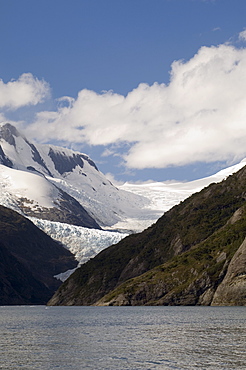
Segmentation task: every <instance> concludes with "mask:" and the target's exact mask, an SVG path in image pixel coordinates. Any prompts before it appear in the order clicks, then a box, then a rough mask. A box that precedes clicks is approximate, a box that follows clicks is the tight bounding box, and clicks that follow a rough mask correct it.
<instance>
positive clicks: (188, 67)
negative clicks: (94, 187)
mask: <svg viewBox="0 0 246 370" xmlns="http://www.w3.org/2000/svg"><path fill="white" fill-rule="evenodd" d="M245 14H246V1H245V0H69V1H68V0H42V1H33V0H22V1H19V0H0V56H1V57H0V79H1V80H0V122H12V123H13V124H15V125H16V126H17V127H18V128H19V129H20V130H21V131H22V132H24V134H25V135H26V136H27V137H28V138H31V139H33V140H35V141H36V142H40V143H52V144H56V145H62V146H66V147H68V148H71V149H74V150H78V151H80V152H83V153H86V154H88V155H89V156H90V157H91V158H92V159H93V160H94V161H95V162H96V164H97V166H98V167H99V169H100V170H101V171H102V172H103V173H104V174H106V175H107V176H108V177H109V178H110V179H111V180H113V181H114V182H115V183H118V182H122V181H123V182H124V181H129V182H142V181H148V180H153V181H166V180H173V179H174V180H182V181H186V180H193V179H197V178H201V177H205V176H208V175H211V174H213V173H215V172H217V171H218V170H220V169H221V168H224V167H227V166H229V165H231V164H234V163H237V162H239V161H240V160H241V159H243V158H244V157H246V147H245V138H246V124H245V116H246V20H245Z"/></svg>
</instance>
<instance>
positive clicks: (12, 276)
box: [0, 206, 77, 305]
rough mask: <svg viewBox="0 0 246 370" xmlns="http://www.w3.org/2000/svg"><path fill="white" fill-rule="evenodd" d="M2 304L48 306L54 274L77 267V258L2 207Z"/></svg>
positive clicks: (0, 274) (0, 208) (0, 243)
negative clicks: (46, 304)
mask: <svg viewBox="0 0 246 370" xmlns="http://www.w3.org/2000/svg"><path fill="white" fill-rule="evenodd" d="M0 257H1V258H0V305H14V304H15V305H16V304H18V305H20V304H45V303H46V302H47V301H48V299H49V298H50V297H51V296H52V294H54V292H55V290H56V289H57V288H58V287H59V285H60V281H59V280H57V279H56V278H54V275H57V274H60V273H62V272H65V271H67V270H68V269H72V268H75V267H76V266H77V262H76V261H75V259H74V256H73V255H72V254H71V253H70V252H69V251H68V250H66V249H65V248H64V247H62V246H61V245H60V244H59V243H57V242H55V241H54V240H52V239H51V238H50V237H49V236H48V235H46V234H45V233H44V232H42V231H41V230H40V229H39V228H37V227H36V226H35V225H34V224H33V223H32V222H31V221H29V220H27V219H26V218H24V217H23V216H21V215H20V214H18V213H16V212H15V211H12V210H10V209H8V208H5V207H3V206H0Z"/></svg>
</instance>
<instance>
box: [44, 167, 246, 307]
mask: <svg viewBox="0 0 246 370" xmlns="http://www.w3.org/2000/svg"><path fill="white" fill-rule="evenodd" d="M245 237H246V167H243V168H242V169H241V170H239V171H238V172H237V173H235V174H234V175H232V176H229V177H228V178H227V179H226V180H224V181H222V182H220V183H217V184H215V183H213V184H211V185H209V186H208V187H206V188H205V189H203V190H202V191H201V192H199V193H196V194H193V195H192V196H190V197H189V198H187V199H186V200H185V201H183V202H182V203H180V204H179V205H177V206H174V207H173V208H172V209H171V210H169V211H168V212H166V213H165V214H164V215H163V216H162V217H161V218H160V219H159V220H158V221H157V222H156V223H155V224H154V225H152V226H151V227H149V228H148V229H146V230H145V231H143V232H142V233H139V234H134V235H130V236H128V237H126V238H125V239H123V240H122V241H120V242H119V243H118V244H116V245H113V246H111V247H109V248H107V249H105V250H103V251H102V252H100V253H99V254H98V255H97V256H96V257H94V258H93V259H91V260H89V261H88V262H87V263H85V264H84V265H82V266H81V267H80V268H79V269H77V270H76V271H75V272H74V273H73V274H72V275H71V276H70V278H69V279H68V280H66V281H65V283H63V284H62V286H61V287H60V288H59V289H58V291H57V292H56V293H55V295H54V296H53V297H52V299H51V300H50V302H49V304H50V305H95V304H97V305H211V304H212V305H246V295H245V291H246V290H245V289H246V243H245Z"/></svg>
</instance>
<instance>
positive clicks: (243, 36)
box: [239, 30, 246, 41]
mask: <svg viewBox="0 0 246 370" xmlns="http://www.w3.org/2000/svg"><path fill="white" fill-rule="evenodd" d="M239 40H242V41H246V30H244V31H242V32H240V33H239Z"/></svg>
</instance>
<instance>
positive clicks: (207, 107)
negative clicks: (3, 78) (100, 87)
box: [29, 44, 246, 169]
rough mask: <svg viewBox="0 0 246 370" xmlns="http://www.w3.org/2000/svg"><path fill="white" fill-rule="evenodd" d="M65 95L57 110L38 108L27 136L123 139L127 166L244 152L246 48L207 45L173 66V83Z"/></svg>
mask: <svg viewBox="0 0 246 370" xmlns="http://www.w3.org/2000/svg"><path fill="white" fill-rule="evenodd" d="M65 100H66V101H67V104H59V107H58V109H57V111H55V112H41V113H39V114H38V115H37V120H36V122H34V123H33V125H31V126H29V134H31V133H32V135H33V136H35V135H37V138H39V139H41V140H43V141H51V140H65V141H69V142H73V143H87V144H89V145H104V146H105V147H106V146H107V145H109V144H115V143H116V144H117V145H118V146H120V145H121V144H122V147H123V146H124V151H125V155H124V160H125V163H126V165H127V166H128V167H129V168H139V169H142V168H151V167H155V168H162V167H167V166H171V165H173V166H176V165H185V164H188V163H192V162H196V161H205V162H210V161H217V160H236V159H239V158H242V156H244V155H245V151H246V150H245V139H246V124H245V121H246V119H245V118H246V49H236V48H234V47H233V46H231V45H228V44H226V45H219V46H217V47H215V46H212V47H202V48H201V49H200V50H199V51H198V53H197V54H196V55H194V57H193V58H191V59H190V60H188V61H186V62H185V61H175V62H174V63H173V64H172V66H171V73H170V83H169V84H168V85H165V84H158V83H155V84H153V85H152V86H149V85H147V84H140V85H139V86H138V87H137V88H136V89H134V90H133V91H131V92H130V93H129V94H128V95H127V96H126V97H124V96H122V95H119V94H115V93H113V92H112V91H109V92H104V93H102V94H97V93H95V92H93V91H89V90H85V89H84V90H82V91H80V92H79V94H78V97H77V99H70V98H67V97H66V98H65ZM35 133H37V134H35ZM126 143H128V144H129V145H128V146H126V145H125V144H126ZM126 148H127V149H126ZM106 153H108V154H109V152H104V155H106Z"/></svg>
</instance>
